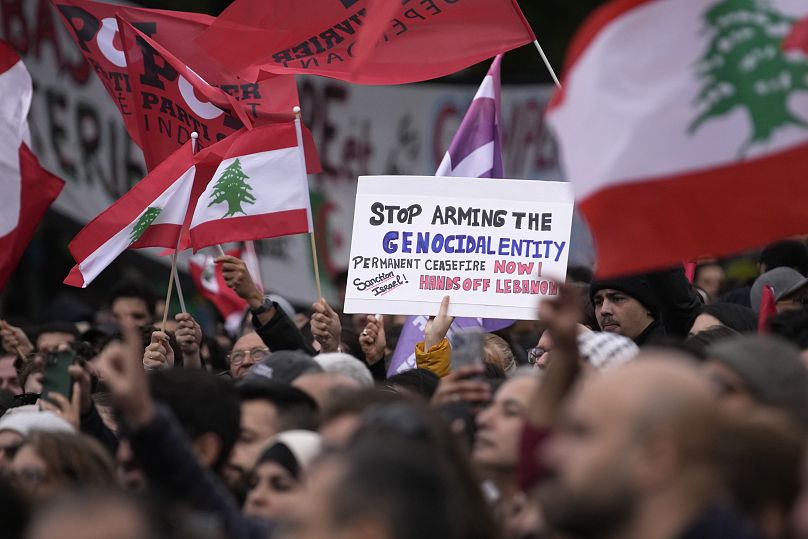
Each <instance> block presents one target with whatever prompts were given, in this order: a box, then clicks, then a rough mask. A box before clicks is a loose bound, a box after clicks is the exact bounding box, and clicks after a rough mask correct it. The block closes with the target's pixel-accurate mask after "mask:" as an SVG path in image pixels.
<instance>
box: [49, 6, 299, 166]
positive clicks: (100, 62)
mask: <svg viewBox="0 0 808 539" xmlns="http://www.w3.org/2000/svg"><path fill="white" fill-rule="evenodd" d="M52 2H53V3H54V5H55V6H56V8H57V10H58V11H59V13H60V15H61V16H62V19H63V20H64V22H65V26H66V27H67V29H68V31H69V33H70V35H71V36H72V37H73V39H74V40H75V41H76V43H77V44H78V46H79V48H80V50H81V52H82V54H83V55H84V57H85V58H86V60H87V62H88V63H89V64H90V65H92V66H93V68H94V69H95V71H96V73H97V74H98V76H99V78H100V79H101V81H102V82H103V83H104V85H105V87H106V88H107V91H108V92H109V94H110V96H112V98H113V100H114V101H115V103H116V105H117V106H118V109H119V110H120V112H121V115H122V116H123V119H124V122H125V123H126V128H127V130H128V131H129V134H130V135H131V137H132V139H133V140H134V141H135V142H136V143H137V144H138V146H141V148H143V146H144V144H145V145H146V146H148V147H149V149H147V148H143V149H144V153H146V154H147V156H146V157H147V163H148V164H149V167H150V168H151V167H152V166H153V165H154V164H155V163H154V160H153V158H151V157H150V155H152V156H153V155H155V152H157V153H161V154H162V155H163V156H166V155H169V154H170V153H171V152H173V151H174V150H176V149H177V147H179V146H180V145H182V143H183V142H184V141H185V140H187V136H188V134H189V133H190V131H193V129H188V123H190V124H193V121H192V120H191V119H190V116H194V110H193V109H194V108H197V109H199V110H200V111H204V110H207V111H212V109H211V108H210V107H211V106H212V104H211V103H209V102H208V99H209V98H210V97H211V95H212V94H211V93H210V91H206V90H205V89H204V87H211V86H212V87H216V88H219V89H221V90H222V91H223V92H225V93H226V94H228V95H229V96H230V97H231V98H232V99H233V100H234V101H235V102H236V103H238V104H239V105H240V106H241V109H242V110H244V111H245V112H246V114H247V115H248V116H249V117H250V118H252V119H253V120H255V121H256V122H258V123H260V122H261V121H264V120H266V121H278V120H281V121H287V120H289V118H290V111H291V109H292V108H293V107H294V106H295V105H297V104H298V97H297V85H296V83H295V80H294V77H288V76H271V75H268V76H265V77H262V80H260V81H258V82H250V81H246V80H243V79H240V78H239V77H237V76H235V75H233V74H231V73H230V72H228V71H227V70H224V69H221V68H219V67H218V66H216V65H215V64H214V63H212V62H210V61H209V60H208V59H207V58H206V57H205V55H204V54H203V53H201V51H200V50H199V47H197V46H196V45H195V44H194V41H193V38H194V36H196V35H198V34H199V33H200V32H201V31H202V30H204V29H205V28H207V26H208V25H209V24H210V23H211V21H212V20H213V18H212V17H210V16H208V15H201V14H198V13H184V12H174V11H165V10H156V9H143V8H133V7H127V6H119V5H113V4H105V3H101V2H93V1H90V0H52ZM117 17H121V18H122V19H124V20H126V21H127V22H129V23H131V25H132V26H133V27H134V28H135V29H136V30H137V31H138V32H139V33H140V36H141V37H142V38H145V39H147V40H148V44H147V43H146V41H145V40H142V41H141V42H139V43H138V44H139V45H141V46H142V51H143V52H145V54H143V53H141V54H139V55H138V56H139V58H140V61H141V63H140V64H139V65H138V66H137V73H138V77H144V78H145V80H143V79H141V78H138V79H137V80H135V78H133V77H132V76H131V75H130V73H129V70H128V69H127V62H126V50H125V47H124V44H123V43H122V36H121V32H120V30H119V22H118V19H117ZM128 51H129V52H130V53H131V52H132V51H133V49H132V48H131V47H130V48H129V49H128ZM151 51H157V52H156V53H155V54H152V52H151ZM188 70H190V72H191V73H193V74H194V76H190V75H187V71H188ZM175 72H176V73H175ZM172 77H173V78H172ZM180 77H182V79H180ZM183 80H184V81H185V82H190V83H191V84H190V86H192V87H193V88H189V85H188V84H184V83H183V85H184V86H183V88H182V89H180V88H179V84H180V83H181V82H182V81H183ZM155 81H156V82H155ZM161 82H164V83H170V85H173V87H172V88H168V89H167V90H168V91H170V92H174V91H179V90H183V91H181V92H180V93H179V96H180V97H181V98H182V99H180V100H178V101H172V103H171V104H170V105H169V104H168V103H162V102H161V103H158V104H157V105H158V106H157V107H156V108H157V109H158V110H159V108H162V106H163V105H165V114H166V115H167V116H163V123H155V122H152V124H151V125H152V130H151V131H150V133H149V136H148V137H146V139H145V140H141V139H142V133H141V126H140V125H139V122H138V118H137V116H136V110H137V109H138V108H143V106H144V105H147V106H151V107H152V110H154V108H155V104H153V103H149V102H147V101H145V100H144V98H143V95H142V94H141V95H136V94H135V93H133V92H134V88H135V86H139V87H141V88H143V87H144V86H149V84H150V83H151V84H160V83H161ZM203 83H204V84H203ZM194 90H196V91H197V92H199V93H200V95H199V96H195V95H194ZM152 97H154V96H153V95H150V96H149V98H152ZM219 104H221V103H219ZM180 109H182V111H180ZM172 112H173V115H172V114H171V113H172ZM183 113H185V114H183ZM168 116H171V122H170V124H169V123H167V118H168ZM196 116H197V118H195V119H197V120H198V119H199V118H198V114H197V115H196ZM236 116H240V115H239V114H236ZM140 120H141V121H142V120H143V119H142V118H140ZM229 123H232V122H229ZM183 124H185V127H184V128H183V127H180V126H182V125H183ZM237 124H238V122H236V123H235V124H234V125H235V129H237V128H238V125H237ZM160 127H162V128H163V131H164V132H163V133H162V135H169V137H168V138H173V139H174V143H173V144H168V145H167V146H166V147H165V148H163V149H162V150H158V149H157V148H156V145H157V144H158V141H163V140H165V138H166V137H160V138H158V139H156V140H153V139H152V136H153V134H154V133H155V132H156V131H154V129H158V128H160ZM233 128H234V127H232V126H231V128H230V129H231V131H230V132H232V129H233ZM228 134H229V133H228ZM211 140H212V141H213V142H215V138H212V139H211ZM200 142H201V143H202V144H203V145H204V144H205V143H206V141H205V140H204V137H203V133H202V132H200Z"/></svg>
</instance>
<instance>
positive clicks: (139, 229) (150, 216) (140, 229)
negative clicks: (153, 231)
mask: <svg viewBox="0 0 808 539" xmlns="http://www.w3.org/2000/svg"><path fill="white" fill-rule="evenodd" d="M162 211H163V209H162V208H153V207H150V208H148V209H147V210H146V211H145V212H143V215H141V216H140V218H139V219H138V220H137V223H135V228H133V229H132V233H131V234H130V235H129V245H132V244H133V243H135V242H136V241H137V240H139V239H140V237H141V236H142V235H143V233H144V232H146V229H147V228H149V227H150V226H151V225H152V223H153V222H154V220H155V219H157V216H158V215H160V213H161V212H162Z"/></svg>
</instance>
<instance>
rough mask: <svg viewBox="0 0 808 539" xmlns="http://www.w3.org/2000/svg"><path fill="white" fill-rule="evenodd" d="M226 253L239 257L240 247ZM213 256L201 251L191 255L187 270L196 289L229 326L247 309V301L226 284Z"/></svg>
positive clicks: (238, 320)
mask: <svg viewBox="0 0 808 539" xmlns="http://www.w3.org/2000/svg"><path fill="white" fill-rule="evenodd" d="M225 253H226V254H228V255H231V256H235V257H240V255H241V250H240V249H232V250H228V251H225ZM214 260H215V258H214V257H212V256H210V255H206V254H202V253H197V254H195V255H194V256H192V257H191V258H190V260H189V262H188V270H189V271H190V273H191V279H193V281H194V284H195V285H196V289H197V290H198V291H199V293H200V294H201V295H202V297H204V298H205V299H207V300H208V301H210V302H211V303H213V306H214V307H216V310H217V311H219V314H220V315H222V318H223V319H224V320H225V326H230V325H232V324H233V322H236V323H238V322H240V321H241V318H242V317H243V316H244V311H246V310H247V302H246V301H244V300H243V299H241V298H240V297H239V296H238V294H236V293H235V292H234V291H233V289H231V288H230V287H228V286H227V283H226V282H225V280H224V276H223V275H222V267H221V265H217V264H215V263H214V262H213V261H214Z"/></svg>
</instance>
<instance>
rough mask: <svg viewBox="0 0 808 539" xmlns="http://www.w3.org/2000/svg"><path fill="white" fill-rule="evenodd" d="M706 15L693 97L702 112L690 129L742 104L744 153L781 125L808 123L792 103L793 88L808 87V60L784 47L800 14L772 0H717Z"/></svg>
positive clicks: (693, 130)
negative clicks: (705, 41) (747, 131)
mask: <svg viewBox="0 0 808 539" xmlns="http://www.w3.org/2000/svg"><path fill="white" fill-rule="evenodd" d="M703 18H704V22H705V24H706V30H707V32H708V33H709V34H711V35H712V39H711V40H710V44H709V46H708V48H707V51H706V52H705V53H704V56H703V57H702V59H701V60H700V61H699V63H698V64H697V69H698V76H699V78H700V79H702V82H703V86H702V89H701V91H700V93H699V95H698V97H697V98H696V101H695V102H696V105H697V106H698V107H699V110H700V113H699V115H698V117H697V118H696V119H695V120H693V122H692V123H691V124H690V126H689V127H688V133H689V134H691V135H692V134H693V133H695V132H696V131H697V130H698V129H699V128H700V127H701V126H702V125H703V124H704V123H705V122H706V121H709V120H711V119H714V118H717V117H720V116H724V115H726V114H729V113H730V112H732V111H733V110H734V109H735V108H736V107H743V108H745V109H746V112H747V114H748V116H749V119H750V121H751V123H752V134H751V135H750V136H749V138H748V139H747V140H746V141H745V142H744V143H743V145H742V146H741V148H740V149H739V151H738V153H739V157H744V156H745V155H746V153H747V151H748V150H749V148H750V147H751V146H753V145H754V144H758V143H765V142H768V141H769V140H770V139H771V137H772V135H773V134H774V133H775V131H777V130H778V129H780V128H783V127H786V126H788V125H792V126H798V127H801V128H808V123H806V121H805V120H803V119H802V118H799V117H797V116H795V115H794V114H793V113H792V112H791V111H790V110H789V108H788V99H789V96H790V95H791V94H792V92H795V91H800V90H808V60H806V58H804V57H791V56H787V55H786V54H785V53H784V51H783V47H782V44H783V40H784V39H785V37H786V36H787V35H788V33H789V31H790V30H791V28H792V27H793V26H794V24H795V23H796V19H793V18H791V17H788V16H786V15H785V14H783V13H780V12H778V11H777V10H775V9H773V8H772V7H771V4H770V2H769V1H768V0H719V1H718V2H716V3H715V4H714V5H713V6H712V7H711V8H710V9H708V10H707V11H706V12H705V14H704V16H703Z"/></svg>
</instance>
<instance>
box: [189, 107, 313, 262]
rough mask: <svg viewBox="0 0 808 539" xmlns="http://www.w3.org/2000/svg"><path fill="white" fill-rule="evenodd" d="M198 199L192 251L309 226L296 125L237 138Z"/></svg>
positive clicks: (306, 229)
mask: <svg viewBox="0 0 808 539" xmlns="http://www.w3.org/2000/svg"><path fill="white" fill-rule="evenodd" d="M237 137H238V138H235V139H234V140H233V142H232V144H231V145H230V147H229V149H228V150H227V152H226V153H225V155H224V156H223V158H222V159H221V162H220V163H219V165H218V167H217V168H216V172H215V173H214V174H213V178H212V179H211V180H210V182H209V183H208V185H207V187H206V188H205V191H204V192H203V193H202V194H201V196H200V197H199V199H198V201H197V202H196V209H195V210H194V214H193V217H192V219H191V230H190V237H191V246H192V247H193V248H194V250H198V249H201V248H203V247H208V246H210V245H218V244H222V243H227V242H231V241H248V240H258V239H263V238H274V237H278V236H288V235H292V234H304V233H308V232H310V231H311V230H312V225H311V206H310V202H309V189H308V180H307V177H306V166H305V158H304V156H303V150H302V142H300V141H301V137H300V135H299V133H298V132H297V130H296V129H295V123H285V124H271V125H266V126H261V127H257V128H255V129H253V130H252V131H245V132H243V133H242V134H240V135H238V136H237Z"/></svg>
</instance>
